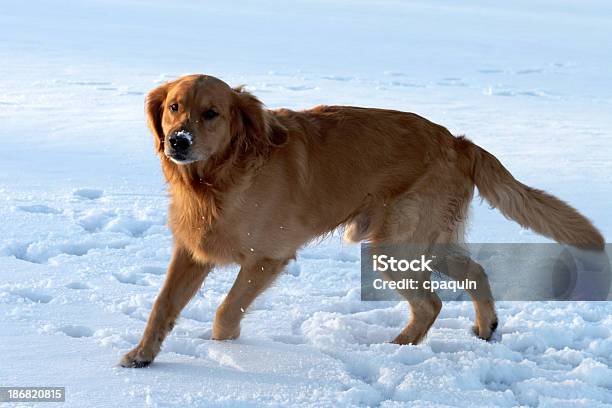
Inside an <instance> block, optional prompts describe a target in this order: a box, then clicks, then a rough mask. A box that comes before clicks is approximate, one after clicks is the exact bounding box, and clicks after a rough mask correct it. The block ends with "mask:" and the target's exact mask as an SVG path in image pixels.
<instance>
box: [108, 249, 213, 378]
mask: <svg viewBox="0 0 612 408" xmlns="http://www.w3.org/2000/svg"><path fill="white" fill-rule="evenodd" d="M212 268H213V265H211V264H200V263H198V262H196V261H195V260H194V259H193V257H192V256H191V253H189V251H188V250H186V249H183V248H181V247H178V246H177V247H176V248H175V249H174V254H173V256H172V260H171V261H170V266H169V267H168V275H167V277H166V281H165V283H164V286H163V288H162V290H161V292H160V293H159V295H158V296H157V299H156V300H155V304H154V305H153V309H152V310H151V314H150V315H149V320H148V322H147V327H146V328H145V331H144V334H143V335H142V339H141V340H140V343H138V345H137V346H136V347H135V348H134V349H133V350H132V351H130V352H129V353H127V354H126V355H124V356H123V358H122V359H121V362H120V364H121V366H123V367H135V368H141V367H146V366H148V365H149V364H151V362H152V361H153V359H154V358H155V356H156V355H157V353H159V350H160V348H161V344H162V342H163V341H164V338H165V337H166V335H167V334H168V333H169V332H170V331H171V330H172V329H173V328H174V323H175V321H176V318H177V317H178V315H179V314H180V313H181V310H182V309H183V308H184V307H185V306H186V305H187V303H188V302H189V300H190V299H191V298H192V297H193V296H194V295H195V294H196V292H197V291H198V289H199V288H200V286H201V285H202V282H203V281H204V278H206V276H207V275H208V273H209V272H210V271H211V269H212Z"/></svg>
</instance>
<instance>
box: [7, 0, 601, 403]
mask: <svg viewBox="0 0 612 408" xmlns="http://www.w3.org/2000/svg"><path fill="white" fill-rule="evenodd" d="M176 3H177V2H161V1H159V2H158V1H155V2H145V1H141V0H127V1H120V0H95V1H88V2H81V1H77V0H66V1H62V2H53V3H50V2H45V1H42V0H29V1H27V2H25V1H24V2H5V3H3V5H2V12H1V13H0V61H2V63H1V64H0V124H1V125H0V140H1V141H2V147H1V149H2V158H1V159H0V219H1V220H2V222H1V223H0V386H9V385H11V386H20V385H21V386H25V385H32V386H43V385H46V386H65V387H66V395H67V397H66V403H65V406H71V407H73V406H74V407H85V406H91V407H93V406H96V407H98V406H108V407H116V406H160V407H167V406H176V407H186V406H217V407H235V406H244V407H255V406H363V405H369V406H382V407H399V406H417V407H419V406H421V407H430V406H436V407H442V406H473V407H476V406H483V407H485V406H508V407H510V406H519V405H523V406H550V407H572V408H575V407H597V406H611V405H612V369H611V368H610V365H611V363H612V357H611V355H612V316H611V312H612V304H611V303H606V302H599V303H588V302H582V303H546V302H539V303H520V302H500V303H499V305H498V307H499V317H500V327H499V333H498V334H497V336H496V338H495V341H494V342H491V343H485V342H482V341H480V340H478V339H476V338H475V337H473V336H472V335H471V334H470V330H469V328H470V326H471V320H472V319H473V311H472V306H471V304H468V303H461V302H454V303H448V304H445V305H444V308H443V310H442V313H441V316H440V317H439V318H438V320H437V321H436V323H435V325H434V327H433V329H432V330H431V332H430V334H429V336H428V338H427V339H426V341H425V342H424V343H423V344H421V345H419V346H402V347H400V346H396V345H391V344H388V343H387V342H388V341H389V340H391V339H392V338H393V337H394V336H395V335H396V334H397V333H398V332H399V330H400V328H401V327H403V325H404V324H405V322H406V321H407V318H408V306H407V304H405V303H392V302H387V303H385V302H379V303H367V302H361V301H360V299H359V248H358V247H357V246H348V245H346V244H344V243H342V242H341V240H340V238H339V236H338V235H334V236H332V237H330V238H329V239H326V240H325V241H323V242H321V243H319V244H318V245H313V246H309V247H307V248H304V250H303V251H301V252H300V253H299V256H298V259H297V261H296V262H294V263H293V264H291V265H290V267H289V268H288V271H287V273H286V274H285V275H284V276H283V277H282V278H280V279H279V280H278V282H277V284H276V285H275V286H274V287H273V288H271V289H270V290H269V291H268V292H266V294H265V295H264V296H262V297H261V298H260V299H258V300H257V302H256V303H255V305H254V307H253V308H252V310H250V312H249V314H248V316H247V317H246V319H245V320H244V323H243V329H242V337H241V338H240V339H238V340H236V341H231V342H222V343H220V342H214V341H211V340H210V333H211V321H212V317H213V313H214V310H215V308H216V306H217V305H218V304H219V303H220V302H221V300H222V298H223V296H224V294H225V293H226V291H227V290H228V288H229V286H230V285H231V283H232V281H233V278H234V277H235V275H236V272H237V271H236V269H235V268H229V269H222V270H219V271H217V272H216V273H213V274H212V275H211V276H210V277H209V279H208V280H207V282H206V283H205V285H204V287H203V288H202V289H201V291H200V292H199V293H198V294H197V296H196V298H195V299H194V300H193V301H192V302H191V303H190V304H189V306H188V307H187V308H186V310H185V311H184V313H183V315H182V318H181V319H180V321H179V323H178V325H177V327H176V328H175V330H174V332H173V333H172V335H171V336H170V337H169V338H168V339H167V341H166V342H165V345H164V348H163V350H162V353H161V354H160V355H159V357H158V358H157V360H156V361H155V363H154V364H153V365H152V366H151V367H150V368H148V369H142V370H130V369H122V368H118V367H117V366H116V363H117V361H118V360H119V358H120V356H121V355H122V353H124V352H125V351H127V350H128V349H130V348H131V347H132V346H133V345H134V344H135V343H136V342H137V341H138V339H139V336H140V334H141V333H142V330H143V327H144V322H145V320H146V318H147V315H148V313H149V311H150V308H151V304H152V302H153V300H154V298H155V296H156V294H157V293H158V290H159V287H160V285H161V283H162V281H163V279H164V273H165V266H166V264H167V262H168V259H169V256H170V248H171V243H172V239H171V236H170V234H169V232H168V229H167V228H166V226H165V218H166V205H167V196H166V193H165V186H164V184H163V180H162V176H161V173H160V170H159V167H158V162H157V159H156V157H155V156H154V154H153V147H152V146H153V141H152V136H151V135H150V134H149V133H148V131H147V130H146V127H145V122H144V117H143V116H144V115H143V99H144V95H145V94H146V93H147V91H148V90H150V89H151V88H152V87H154V86H156V85H157V84H159V83H161V82H163V81H165V80H167V79H172V78H175V77H176V76H178V75H181V74H183V73H192V72H203V73H209V74H213V75H216V76H219V77H221V78H223V79H224V80H226V81H227V82H229V83H230V84H233V85H238V84H242V83H246V84H247V85H248V89H249V90H251V91H253V92H254V93H255V94H256V95H257V96H258V97H260V98H261V99H262V100H263V101H264V102H265V103H266V104H267V105H268V107H270V108H276V107H281V106H283V107H289V108H296V109H299V108H307V107H310V106H313V105H316V104H320V103H326V104H354V105H362V106H376V107H390V108H395V109H401V110H409V111H414V112H417V113H419V114H421V115H424V116H426V117H428V118H430V119H431V120H434V121H436V122H438V123H441V124H443V125H445V126H447V127H448V128H449V129H450V130H451V131H453V132H455V133H458V134H459V133H465V134H467V135H468V136H469V137H470V138H471V139H473V140H474V141H475V142H476V143H478V144H480V145H481V146H483V147H485V148H487V149H488V150H490V151H491V152H493V153H495V154H496V155H497V156H498V157H499V158H500V159H501V160H502V161H503V162H504V164H506V165H507V166H508V167H509V168H510V169H511V170H512V172H513V173H514V174H515V175H516V176H517V178H519V179H520V180H522V181H523V182H525V183H527V184H529V185H533V186H537V187H540V188H543V189H546V190H549V191H552V192H554V193H555V194H556V195H557V196H559V197H561V198H563V199H566V200H568V201H569V202H570V203H572V204H573V205H574V206H576V207H577V208H579V209H580V210H581V211H582V212H583V213H585V214H587V215H588V216H589V217H590V218H591V219H593V220H594V222H595V224H596V225H597V226H598V227H599V228H600V229H601V230H602V231H603V233H604V235H605V236H606V237H610V236H611V234H612V219H611V217H610V210H611V207H610V197H611V195H612V186H611V184H610V177H611V176H612V160H611V158H612V147H611V146H610V136H612V131H611V130H610V129H612V116H611V115H610V112H611V111H612V77H610V66H611V65H612V53H610V47H609V44H610V43H611V42H612V24H611V21H612V5H611V4H610V3H609V2H605V1H592V2H589V3H588V4H586V2H582V1H578V0H575V1H562V2H559V1H540V2H538V3H537V4H534V2H531V1H526V0H524V1H519V2H512V5H510V4H509V3H507V2H506V3H500V2H495V3H493V2H485V1H470V2H462V3H461V4H460V5H459V4H457V3H456V2H453V1H450V0H448V1H435V2H400V1H393V0H387V1H383V2H369V1H350V2H349V1H344V0H333V1H312V2H305V1H294V2H278V3H276V2H272V1H251V2H246V3H244V4H232V3H230V2H196V1H186V2H180V4H176ZM472 218H473V222H472V229H471V231H470V235H469V239H470V240H471V241H472V242H539V241H543V239H542V238H540V237H538V236H535V235H533V234H531V233H529V232H527V231H523V230H521V229H520V228H519V227H518V226H517V225H516V224H513V223H511V222H508V221H506V220H505V219H504V218H503V217H502V216H501V215H499V214H498V213H497V212H495V211H491V210H489V209H488V208H487V206H486V205H480V204H479V203H478V201H475V203H474V211H473V217H472ZM27 405H28V404H14V405H11V406H27Z"/></svg>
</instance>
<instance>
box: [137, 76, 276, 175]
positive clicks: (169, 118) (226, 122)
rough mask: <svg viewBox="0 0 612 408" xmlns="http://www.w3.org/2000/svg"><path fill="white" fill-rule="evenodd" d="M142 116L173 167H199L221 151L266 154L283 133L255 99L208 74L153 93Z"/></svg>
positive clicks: (157, 89)
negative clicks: (196, 164) (232, 150)
mask: <svg viewBox="0 0 612 408" xmlns="http://www.w3.org/2000/svg"><path fill="white" fill-rule="evenodd" d="M146 114H147V119H148V125H149V128H150V129H151V132H153V135H154V136H155V146H156V149H157V151H158V153H159V154H162V155H164V156H166V157H167V158H169V159H170V160H172V161H173V162H174V163H176V164H178V165H187V164H190V163H194V162H205V161H207V160H208V159H209V158H211V157H214V156H215V155H219V154H221V153H223V152H225V151H227V149H234V150H237V151H238V152H242V153H246V152H249V151H253V152H260V151H266V150H267V149H269V147H270V146H273V145H280V144H283V143H284V141H285V140H286V130H285V129H284V128H283V127H282V125H280V123H278V122H277V120H276V119H275V118H273V117H272V116H271V115H270V114H269V113H268V112H267V111H266V110H265V109H263V107H262V104H261V102H260V101H259V100H258V99H257V98H255V97H254V96H253V95H252V94H250V93H248V92H246V91H244V90H243V89H242V88H235V89H232V88H231V87H230V86H229V85H227V84H226V83H225V82H223V81H221V80H220V79H217V78H215V77H212V76H208V75H188V76H184V77H182V78H179V79H177V80H175V81H172V82H168V83H165V84H163V85H161V86H159V87H157V88H155V89H154V90H152V91H151V92H150V93H149V94H148V95H147V99H146Z"/></svg>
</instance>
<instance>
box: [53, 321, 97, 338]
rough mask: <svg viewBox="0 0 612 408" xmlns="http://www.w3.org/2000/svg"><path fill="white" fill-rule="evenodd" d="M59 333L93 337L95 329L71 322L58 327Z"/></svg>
mask: <svg viewBox="0 0 612 408" xmlns="http://www.w3.org/2000/svg"><path fill="white" fill-rule="evenodd" d="M58 332H59V333H64V334H65V335H66V336H69V337H73V338H81V337H91V336H93V330H91V329H90V328H89V327H86V326H74V325H71V324H67V325H64V326H62V327H60V328H59V329H58Z"/></svg>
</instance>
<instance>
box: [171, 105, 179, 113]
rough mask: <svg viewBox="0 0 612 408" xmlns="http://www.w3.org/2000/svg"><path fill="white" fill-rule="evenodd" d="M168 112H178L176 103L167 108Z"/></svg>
mask: <svg viewBox="0 0 612 408" xmlns="http://www.w3.org/2000/svg"><path fill="white" fill-rule="evenodd" d="M169 108H170V112H178V103H173V104H172V105H170V106H169Z"/></svg>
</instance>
